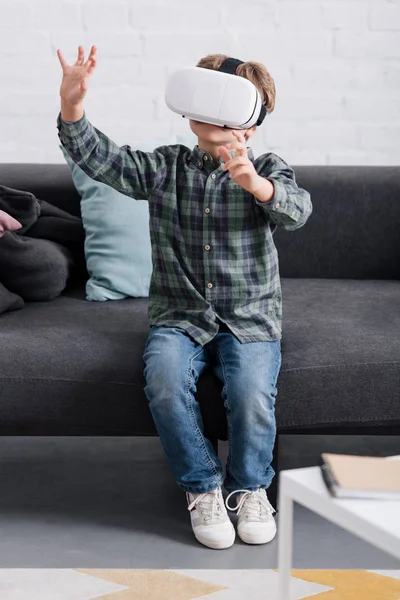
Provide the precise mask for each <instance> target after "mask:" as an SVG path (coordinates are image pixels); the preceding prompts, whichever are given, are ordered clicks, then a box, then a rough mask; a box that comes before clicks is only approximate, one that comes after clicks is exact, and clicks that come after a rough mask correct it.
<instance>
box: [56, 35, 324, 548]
mask: <svg viewBox="0 0 400 600" xmlns="http://www.w3.org/2000/svg"><path fill="white" fill-rule="evenodd" d="M58 57H59V60H60V63H61V66H62V70H63V77H62V83H61V88H60V96H61V113H60V115H59V117H58V128H59V137H60V140H61V143H62V144H63V146H64V147H65V149H66V150H67V152H68V154H69V155H70V156H71V158H72V159H73V161H74V162H75V163H76V164H78V165H79V166H80V167H81V168H82V169H83V170H84V171H85V172H86V173H87V174H88V175H89V176H90V177H92V178H93V179H95V180H98V181H101V182H103V183H105V184H107V185H109V186H111V187H113V188H114V189H116V190H118V191H119V192H121V193H123V194H125V195H126V196H129V197H132V198H139V199H144V200H148V201H149V212H150V236H151V245H152V261H153V273H152V279H151V284H150V294H149V296H150V298H149V309H148V318H149V325H150V334H149V337H148V339H147V343H146V347H145V351H144V356H143V358H144V363H145V370H144V375H145V379H146V387H145V393H146V397H147V399H148V401H149V406H150V410H151V413H152V415H153V418H154V422H155V425H156V428H157V431H158V434H159V436H160V439H161V442H162V445H163V448H164V451H165V453H166V456H167V459H168V461H169V464H170V466H171V468H172V470H173V473H174V476H175V479H176V481H177V483H178V485H179V486H180V487H181V488H182V489H183V490H184V491H185V492H186V497H187V503H188V509H189V511H190V516H191V524H192V528H193V532H194V535H195V537H196V539H197V540H198V541H199V542H200V543H202V544H204V545H205V546H208V547H209V548H214V549H222V548H229V547H230V546H232V544H233V543H234V540H235V529H234V527H233V525H232V522H231V520H230V518H229V516H228V513H227V510H226V508H228V509H229V510H232V511H237V512H238V535H239V536H240V538H241V539H242V540H243V541H244V542H246V543H248V544H265V543H267V542H269V541H271V540H272V539H273V538H274V536H275V534H276V524H275V519H274V517H273V513H274V512H275V510H274V508H273V507H272V506H271V504H270V502H269V500H268V496H267V492H266V490H267V489H268V487H269V486H270V484H271V481H272V479H273V477H274V475H275V473H274V470H273V468H272V466H271V462H272V453H273V448H274V442H275V435H276V423H275V399H276V395H277V387H276V385H277V378H278V374H279V370H280V365H281V345H280V344H281V342H280V340H281V335H282V333H281V331H282V297H281V286H280V278H279V265H278V256H277V251H276V248H275V245H274V241H273V232H274V230H275V228H276V227H277V226H279V227H283V228H284V229H287V230H289V231H292V230H294V229H298V228H299V227H302V226H303V225H304V224H305V223H306V221H307V219H308V217H309V216H310V214H311V212H312V205H311V201H310V195H309V193H308V192H307V191H305V190H303V189H301V188H299V187H298V186H297V184H296V181H295V176H294V172H293V170H292V169H291V168H290V167H289V165H288V164H287V163H286V162H285V161H284V160H282V159H281V158H280V157H278V156H277V155H275V154H273V153H270V152H269V153H266V154H263V155H262V156H260V157H258V158H256V159H255V158H254V157H253V154H252V151H251V149H249V148H248V147H247V141H248V140H249V138H250V137H251V136H252V135H253V134H254V133H255V132H256V129H257V126H256V125H254V126H252V127H250V128H248V129H244V130H243V129H242V130H240V129H237V130H236V129H226V128H223V127H219V126H216V125H211V124H208V123H203V122H198V121H195V120H190V127H191V129H192V131H193V132H194V134H195V135H196V136H197V137H198V143H197V145H196V146H195V147H194V148H193V149H189V148H187V147H185V146H182V145H173V146H168V145H167V146H162V147H159V148H156V149H155V150H154V151H153V152H142V151H132V150H131V148H130V147H129V146H127V145H126V146H122V147H119V146H117V145H116V144H115V143H114V142H112V141H111V140H110V139H109V138H108V137H106V136H105V135H104V134H103V133H101V132H100V131H99V130H97V129H96V128H95V127H93V125H92V124H91V123H90V122H89V121H88V119H87V117H86V115H85V113H84V108H83V101H84V98H85V95H86V92H87V89H88V81H89V78H90V76H91V75H92V74H93V72H94V71H95V68H96V64H97V58H96V47H95V46H92V48H91V51H90V54H89V56H88V58H87V60H86V61H85V57H84V49H83V48H82V46H79V49H78V58H77V60H76V62H75V64H74V65H69V64H68V63H67V62H66V60H65V58H64V57H63V55H62V53H61V51H60V50H58ZM227 58H228V57H227V56H225V55H221V54H215V55H209V56H206V57H205V58H202V59H201V60H200V62H199V63H198V65H197V66H198V67H202V68H205V69H214V70H217V69H219V67H220V66H221V65H222V64H223V63H224V61H225V60H226V59H227ZM235 75H237V76H239V77H245V78H246V79H248V80H250V81H251V82H252V83H253V84H254V85H255V86H256V88H257V89H258V91H259V93H260V94H261V98H262V103H263V105H264V106H265V108H266V110H267V112H268V113H270V112H271V111H272V110H273V108H274V104H275V85H274V81H273V79H272V77H271V76H270V74H269V73H268V71H267V69H266V68H265V67H264V66H263V65H262V64H260V63H258V62H245V63H241V64H239V65H238V67H237V70H236V73H235ZM127 326H128V327H129V324H127ZM208 366H210V368H212V370H213V372H214V373H215V375H216V376H217V377H218V378H219V380H220V381H221V382H222V384H223V391H222V397H223V400H224V404H225V407H226V414H227V422H228V441H229V456H228V460H227V465H226V476H225V478H224V474H223V466H222V464H221V462H220V460H219V458H218V456H217V455H216V452H215V451H214V448H213V446H212V444H211V443H210V441H209V440H208V439H206V438H205V436H204V434H203V424H202V418H201V413H200V408H199V405H198V403H197V402H196V400H195V392H196V383H197V381H198V379H199V377H200V375H201V374H202V373H203V371H204V370H205V369H206V368H207V367H208ZM221 486H224V488H225V490H226V491H227V492H229V496H228V497H227V499H226V503H225V501H224V497H223V495H222V490H221ZM236 494H239V498H238V502H237V505H236V506H234V507H231V506H230V505H229V499H230V497H231V496H232V495H236Z"/></svg>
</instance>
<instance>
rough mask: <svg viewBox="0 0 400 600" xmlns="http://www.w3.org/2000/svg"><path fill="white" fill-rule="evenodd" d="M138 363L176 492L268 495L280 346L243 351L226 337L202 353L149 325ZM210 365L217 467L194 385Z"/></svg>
mask: <svg viewBox="0 0 400 600" xmlns="http://www.w3.org/2000/svg"><path fill="white" fill-rule="evenodd" d="M143 359H144V362H145V370H144V375H145V378H146V387H145V394H146V397H147V399H148V401H149V405H150V410H151V413H152V415H153V419H154V423H155V425H156V429H157V431H158V434H159V436H160V439H161V443H162V445H163V448H164V451H165V454H166V456H167V459H168V462H169V464H170V466H171V468H172V470H173V473H174V476H175V479H176V481H177V483H178V485H179V486H180V487H181V488H182V489H183V490H185V491H187V492H191V493H204V492H209V491H211V490H213V489H215V488H217V487H219V486H222V485H224V487H225V489H226V490H227V491H233V490H238V489H245V490H251V491H255V490H258V489H259V488H268V487H269V486H270V484H271V481H272V479H273V477H274V475H275V471H274V470H273V468H272V467H271V461H272V453H273V448H274V443H275V436H276V423H275V397H276V394H277V389H276V381H277V378H278V374H279V369H280V365H281V345H280V341H275V342H249V343H245V344H242V343H241V342H240V341H239V340H238V339H237V338H236V336H235V335H233V334H232V333H231V332H230V331H223V332H221V331H220V332H219V333H217V335H216V336H215V337H214V339H213V340H211V342H208V343H207V344H206V345H205V346H204V347H203V346H201V345H200V344H198V343H197V342H196V341H195V340H194V339H193V338H191V337H190V336H189V335H188V334H187V333H186V331H184V330H183V329H180V328H177V327H164V326H155V325H153V326H152V328H151V331H150V335H149V337H148V340H147V343H146V347H145V351H144V355H143ZM207 366H210V367H211V368H212V370H213V372H214V373H215V375H216V376H217V377H218V379H219V380H220V381H221V382H222V384H223V390H222V398H223V400H224V405H225V409H226V414H227V423H228V442H229V456H228V460H227V464H226V477H225V481H224V475H223V467H222V464H221V461H220V460H219V458H218V456H217V454H216V452H215V450H214V448H213V446H212V444H211V443H210V441H209V440H208V439H207V438H205V437H204V435H203V421H202V416H201V413H200V407H199V403H198V402H197V401H196V400H195V397H194V394H195V392H196V389H197V388H196V383H197V381H198V379H199V377H200V375H201V373H202V372H203V371H204V370H205V369H206V368H207Z"/></svg>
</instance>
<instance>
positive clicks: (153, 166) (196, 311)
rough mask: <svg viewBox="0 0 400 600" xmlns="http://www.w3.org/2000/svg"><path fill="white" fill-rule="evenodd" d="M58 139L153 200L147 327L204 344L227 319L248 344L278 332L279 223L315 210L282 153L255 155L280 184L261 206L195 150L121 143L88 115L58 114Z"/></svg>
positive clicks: (91, 171) (84, 162) (94, 172)
mask: <svg viewBox="0 0 400 600" xmlns="http://www.w3.org/2000/svg"><path fill="white" fill-rule="evenodd" d="M57 124H58V129H59V138H60V140H61V143H62V144H63V146H64V147H65V149H66V150H67V152H68V153H69V154H70V156H71V158H72V159H73V161H74V162H75V163H76V164H78V165H79V166H80V167H81V168H82V169H83V170H84V171H85V172H86V173H87V174H88V175H89V176H90V177H92V178H93V179H96V180H97V181H101V182H103V183H106V184H107V185H109V186H111V187H112V188H114V189H116V190H118V191H119V192H121V193H122V194H125V195H127V196H129V197H131V198H135V199H143V200H148V201H149V212H150V237H151V245H152V260H153V273H152V277H151V283H150V299H149V308H148V318H149V323H150V325H165V326H168V327H180V328H182V329H184V330H186V331H187V333H188V334H189V335H190V336H191V337H192V338H194V339H195V340H196V341H197V342H198V343H199V344H201V345H205V344H206V343H207V342H209V341H210V340H212V339H213V337H214V336H215V335H216V333H217V332H218V330H219V325H220V322H221V321H222V322H224V323H225V324H226V325H227V326H228V327H229V329H230V330H231V331H232V332H233V333H234V334H235V335H236V336H237V338H238V339H239V340H240V341H241V342H243V343H245V342H260V341H273V340H278V339H280V338H281V332H282V294H281V285H280V278H279V265H278V254H277V250H276V248H275V244H274V240H273V232H274V230H275V228H276V226H280V227H283V228H284V229H288V230H293V229H297V228H299V227H301V226H302V225H304V223H305V222H306V221H307V219H308V217H309V215H310V214H311V211H312V205H311V201H310V195H309V193H308V192H306V191H305V190H303V189H301V188H299V187H298V186H297V184H296V181H295V176H294V173H293V170H292V169H291V168H290V167H289V166H288V165H287V164H286V163H285V161H283V160H282V159H281V158H279V156H277V155H275V154H272V153H268V154H264V155H262V156H260V157H259V158H257V159H255V160H254V158H253V155H252V152H251V150H249V157H250V160H252V161H253V163H254V166H255V169H256V171H257V173H258V174H259V175H261V176H263V177H266V178H268V179H270V180H271V181H272V182H273V184H274V187H275V195H274V198H273V199H272V201H271V202H266V203H263V202H260V201H258V200H257V199H256V198H255V197H254V196H252V195H251V194H250V193H249V192H247V191H245V190H244V189H243V188H241V187H240V186H239V185H238V184H237V183H235V182H234V181H232V180H231V179H230V178H229V176H228V173H226V172H224V171H222V169H221V168H220V164H218V165H215V164H214V162H213V159H212V157H211V155H210V154H208V153H206V152H204V151H202V150H200V149H199V147H198V146H195V148H194V149H193V150H190V149H189V148H187V147H185V146H182V145H174V146H161V147H159V148H156V149H155V150H154V151H153V152H142V151H133V150H132V149H131V148H130V147H129V146H121V147H119V146H117V145H116V144H115V143H114V142H112V141H111V140H110V139H109V138H107V137H106V136H105V135H104V134H103V133H101V132H100V131H99V130H98V129H96V128H95V127H93V125H92V124H91V123H90V122H89V121H88V120H87V118H86V116H84V117H83V118H82V119H81V120H80V121H77V122H75V123H67V122H65V121H63V120H62V119H61V115H59V117H58V121H57Z"/></svg>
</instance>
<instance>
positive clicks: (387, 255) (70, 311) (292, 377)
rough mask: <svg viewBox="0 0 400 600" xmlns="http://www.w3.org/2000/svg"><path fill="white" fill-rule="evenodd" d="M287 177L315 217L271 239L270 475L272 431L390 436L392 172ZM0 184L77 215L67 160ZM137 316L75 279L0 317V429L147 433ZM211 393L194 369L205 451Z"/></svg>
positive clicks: (398, 334) (220, 415) (394, 293)
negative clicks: (276, 339) (276, 363)
mask: <svg viewBox="0 0 400 600" xmlns="http://www.w3.org/2000/svg"><path fill="white" fill-rule="evenodd" d="M295 171H296V173H297V181H298V183H299V185H301V186H302V187H304V188H306V189H307V190H309V191H310V193H311V196H312V201H313V205H314V212H313V215H312V216H311V218H310V220H309V222H308V223H307V224H306V226H305V227H304V228H302V229H300V230H298V231H295V232H290V233H289V232H285V231H280V230H278V231H277V232H276V233H275V240H276V245H277V248H278V252H279V256H280V269H281V276H282V287H283V304H284V336H283V340H282V351H283V362H282V370H281V373H280V377H279V382H278V397H277V402H276V417H277V425H278V436H277V445H276V448H275V460H274V467H275V469H276V470H277V469H278V465H277V458H278V440H279V434H281V433H312V432H317V433H324V432H326V433H339V432H340V433H349V434H353V433H361V432H364V433H387V434H395V435H400V385H399V383H400V168H397V167H384V168H382V167H325V166H324V167H298V168H297V169H296V168H295ZM0 183H1V184H3V185H6V186H9V187H14V188H17V189H23V190H28V191H30V192H33V193H34V194H35V195H36V196H37V197H38V198H41V199H43V200H47V201H49V202H52V203H54V204H55V205H57V206H59V207H61V208H64V209H65V210H67V211H69V212H72V213H73V214H79V197H78V195H77V193H76V191H75V188H74V186H73V183H72V179H71V175H70V171H69V168H68V167H67V166H64V165H23V164H2V165H0ZM83 266H84V262H83V254H82V257H81V267H83ZM146 311H147V299H143V298H139V299H130V300H123V301H113V302H106V303H90V302H86V301H85V299H84V282H83V280H82V281H78V280H77V279H75V280H74V281H72V282H71V284H70V286H69V288H68V289H67V290H66V292H65V294H64V295H63V296H61V297H60V298H58V299H56V300H54V301H52V302H48V303H37V304H35V303H32V304H27V305H26V307H25V308H24V309H23V310H20V311H16V312H13V313H6V314H4V315H2V316H0V340H1V344H0V365H1V370H0V435H110V436H114V435H134V436H136V435H156V431H155V427H154V425H153V421H152V418H151V415H150V412H149V409H148V404H147V400H146V397H145V395H144V392H143V387H144V378H143V362H142V353H143V349H144V345H145V341H146V338H147V335H148V332H149V327H148V323H147V316H146ZM220 391H221V389H220V384H219V383H218V382H217V380H216V379H214V377H213V375H212V374H211V373H210V372H206V373H205V374H204V375H203V376H202V377H201V379H200V381H199V385H198V400H199V402H200V404H201V407H202V412H203V417H204V424H205V431H206V434H207V435H208V437H209V438H210V439H211V440H212V441H213V442H214V443H216V441H217V439H218V438H219V439H226V421H225V416H224V410H223V405H222V401H221V399H220ZM277 479H278V478H277V477H276V478H275V480H274V484H276V481H277ZM275 493H276V490H275V488H274V489H273V490H271V495H272V497H273V499H274V498H275Z"/></svg>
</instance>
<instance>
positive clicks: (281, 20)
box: [0, 0, 400, 165]
mask: <svg viewBox="0 0 400 600" xmlns="http://www.w3.org/2000/svg"><path fill="white" fill-rule="evenodd" d="M93 43H95V44H97V46H98V70H97V72H96V73H95V75H94V77H93V78H92V80H91V82H90V89H89V93H88V96H87V101H86V111H87V115H88V117H89V118H90V119H91V121H92V122H93V123H94V124H95V125H96V126H97V127H98V128H99V129H102V130H103V131H104V132H105V133H107V134H108V135H109V136H110V137H111V138H113V139H114V140H115V141H116V142H117V143H119V144H125V143H129V144H132V145H135V144H137V142H138V141H140V140H149V139H151V140H153V139H154V140H157V142H159V143H161V142H164V143H168V142H170V143H174V142H176V141H183V142H185V143H189V144H191V143H194V142H195V139H194V137H193V136H192V134H190V132H189V127H188V123H187V121H185V120H184V119H182V118H181V117H178V116H177V115H174V114H173V113H171V112H170V111H169V110H168V109H167V108H166V106H165V103H164V98H163V93H164V86H165V82H166V78H167V76H168V74H169V73H170V72H171V71H172V70H173V69H175V68H177V67H179V66H183V65H187V64H194V63H195V62H196V61H197V60H198V59H199V58H200V57H202V56H203V55H205V54H208V53H210V52H223V53H226V54H231V55H232V56H235V57H238V58H242V59H244V60H251V59H253V60H258V61H261V62H263V63H264V64H265V65H266V66H267V67H268V68H269V70H270V71H271V74H272V75H273V77H274V79H275V82H276V86H277V103H276V109H275V112H274V113H273V114H272V115H271V116H269V117H267V119H266V121H265V124H264V125H263V126H262V127H261V128H260V129H259V131H258V132H257V134H256V135H255V137H254V138H253V140H254V141H253V148H254V150H255V152H256V154H259V153H261V152H265V151H274V152H277V153H278V154H280V155H281V156H283V157H284V158H285V159H286V160H288V162H290V163H291V164H368V165H372V164H378V165H380V164H400V0H219V1H215V0H202V1H201V2H193V1H190V0H125V1H124V0H116V1H115V2H113V0H108V1H107V0H100V1H95V0H65V1H64V0H52V1H50V0H47V1H45V0H0V82H1V86H0V162H63V158H62V156H61V153H60V150H59V148H58V137H57V133H56V125H55V122H56V117H57V114H58V109H59V86H60V80H61V71H60V67H59V64H58V59H57V57H56V48H58V47H61V49H62V50H63V51H64V54H65V55H66V57H67V59H69V60H71V61H72V60H73V59H74V56H75V54H76V48H77V45H78V44H83V45H84V46H85V47H86V49H89V47H90V45H91V44H93Z"/></svg>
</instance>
